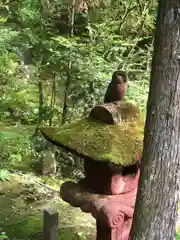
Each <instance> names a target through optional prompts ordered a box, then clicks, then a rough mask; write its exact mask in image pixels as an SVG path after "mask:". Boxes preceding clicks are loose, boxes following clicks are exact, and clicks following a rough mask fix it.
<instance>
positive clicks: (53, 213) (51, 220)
mask: <svg viewBox="0 0 180 240" xmlns="http://www.w3.org/2000/svg"><path fill="white" fill-rule="evenodd" d="M58 239H59V234H58V212H57V210H56V209H45V210H44V222H43V240H58Z"/></svg>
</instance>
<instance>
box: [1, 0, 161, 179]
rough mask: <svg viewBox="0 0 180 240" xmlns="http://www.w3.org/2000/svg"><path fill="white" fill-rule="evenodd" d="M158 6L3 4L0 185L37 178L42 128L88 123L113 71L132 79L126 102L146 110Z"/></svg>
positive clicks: (83, 1) (130, 1) (133, 0)
mask: <svg viewBox="0 0 180 240" xmlns="http://www.w3.org/2000/svg"><path fill="white" fill-rule="evenodd" d="M157 2H158V1H157V0H153V1H149V0H111V1H110V0H71V1H70V0H52V1H49V0H41V1H37V0H18V1H16V0H3V1H1V3H0V129H1V131H0V149H1V155H0V180H2V181H5V180H8V178H9V174H10V172H12V171H14V170H16V171H25V172H26V171H28V172H29V171H30V170H32V171H38V170H37V167H36V169H34V166H36V165H37V164H36V163H39V161H40V160H41V159H42V157H44V155H43V154H44V153H45V150H46V149H47V148H48V149H49V146H48V147H47V143H46V142H45V141H44V140H43V139H42V138H41V136H40V135H39V134H38V131H37V127H38V126H39V124H41V123H43V124H44V125H48V126H52V125H53V126H60V125H61V124H64V123H67V122H71V121H73V120H75V119H77V118H81V117H82V116H86V115H87V114H88V113H89V110H90V109H91V108H92V106H94V105H95V104H96V103H100V102H102V100H103V97H104V94H105V91H106V88H107V86H108V83H109V81H110V79H111V76H112V73H113V71H115V70H117V69H122V70H125V71H127V72H128V74H129V78H130V82H129V89H128V93H127V96H126V98H127V99H128V100H130V101H132V102H135V103H137V104H138V105H139V106H140V108H141V109H142V110H143V111H146V102H147V97H148V88H149V80H150V70H151V59H152V50H153V48H152V44H153V38H154V30H155V20H156V11H157ZM56 152H57V149H56ZM46 153H47V152H46ZM51 153H52V154H54V148H51ZM42 155H43V156H42ZM56 160H57V164H58V167H59V172H60V175H61V176H62V175H63V174H64V169H66V170H67V169H68V170H67V172H66V175H67V176H68V175H69V176H70V175H71V176H72V175H74V177H77V176H76V175H77V171H79V169H80V165H79V164H76V163H77V161H74V158H72V156H69V155H68V157H67V154H61V155H60V157H59V156H58V158H57V159H56ZM67 166H68V167H67ZM74 170H76V171H74Z"/></svg>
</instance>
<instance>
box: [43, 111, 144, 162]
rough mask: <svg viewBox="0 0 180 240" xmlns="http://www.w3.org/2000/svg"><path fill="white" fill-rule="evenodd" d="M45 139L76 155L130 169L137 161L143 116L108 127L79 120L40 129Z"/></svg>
mask: <svg viewBox="0 0 180 240" xmlns="http://www.w3.org/2000/svg"><path fill="white" fill-rule="evenodd" d="M40 130H41V132H42V134H43V135H44V136H45V137H46V139H47V140H48V141H50V142H52V143H54V144H55V145H57V146H60V147H63V148H66V149H68V150H69V151H71V152H74V153H75V154H77V155H81V156H86V157H89V158H91V159H94V160H97V161H106V162H113V163H115V164H119V165H122V166H130V165H132V164H134V163H135V162H136V161H139V160H140V157H141V152H142V140H143V135H144V117H143V116H141V117H140V118H139V119H136V120H134V121H123V122H121V123H119V124H116V125H109V124H105V123H102V122H100V121H95V120H92V119H88V118H87V119H83V120H79V121H75V122H72V123H70V124H66V125H63V126H62V127H60V128H52V127H51V128H48V127H41V128H40Z"/></svg>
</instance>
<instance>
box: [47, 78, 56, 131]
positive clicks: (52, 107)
mask: <svg viewBox="0 0 180 240" xmlns="http://www.w3.org/2000/svg"><path fill="white" fill-rule="evenodd" d="M55 102H56V79H55V76H54V77H53V82H52V91H51V103H50V109H51V116H50V118H49V127H51V126H52V119H53V112H54V111H53V110H54V105H55Z"/></svg>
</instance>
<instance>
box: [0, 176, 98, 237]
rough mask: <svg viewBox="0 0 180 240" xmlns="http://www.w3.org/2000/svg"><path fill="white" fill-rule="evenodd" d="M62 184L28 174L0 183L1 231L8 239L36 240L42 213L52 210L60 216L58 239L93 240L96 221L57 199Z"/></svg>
mask: <svg viewBox="0 0 180 240" xmlns="http://www.w3.org/2000/svg"><path fill="white" fill-rule="evenodd" d="M48 181H49V182H48ZM40 183H43V184H44V185H46V186H49V187H50V188H52V189H54V190H55V191H53V190H52V191H51V190H50V189H49V188H47V187H45V186H42V185H41V184H40ZM61 184H62V181H60V180H56V179H51V180H50V179H49V180H47V179H43V178H39V177H37V176H35V175H33V174H31V173H30V174H19V173H15V174H11V175H10V179H9V181H5V182H1V183H0V209H1V214H0V232H1V233H2V232H5V233H6V235H7V236H8V237H9V238H8V240H21V239H23V240H36V239H38V240H39V239H41V236H42V227H43V226H42V225H43V210H44V209H45V208H55V209H57V210H58V213H59V227H60V239H61V240H75V239H76V240H78V239H81V240H82V239H95V220H94V219H93V218H92V217H91V215H90V214H87V213H83V212H81V210H80V209H78V208H73V207H71V206H70V205H69V204H67V203H65V202H64V201H63V200H62V199H61V198H60V196H59V194H58V191H59V188H60V185H61Z"/></svg>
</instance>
